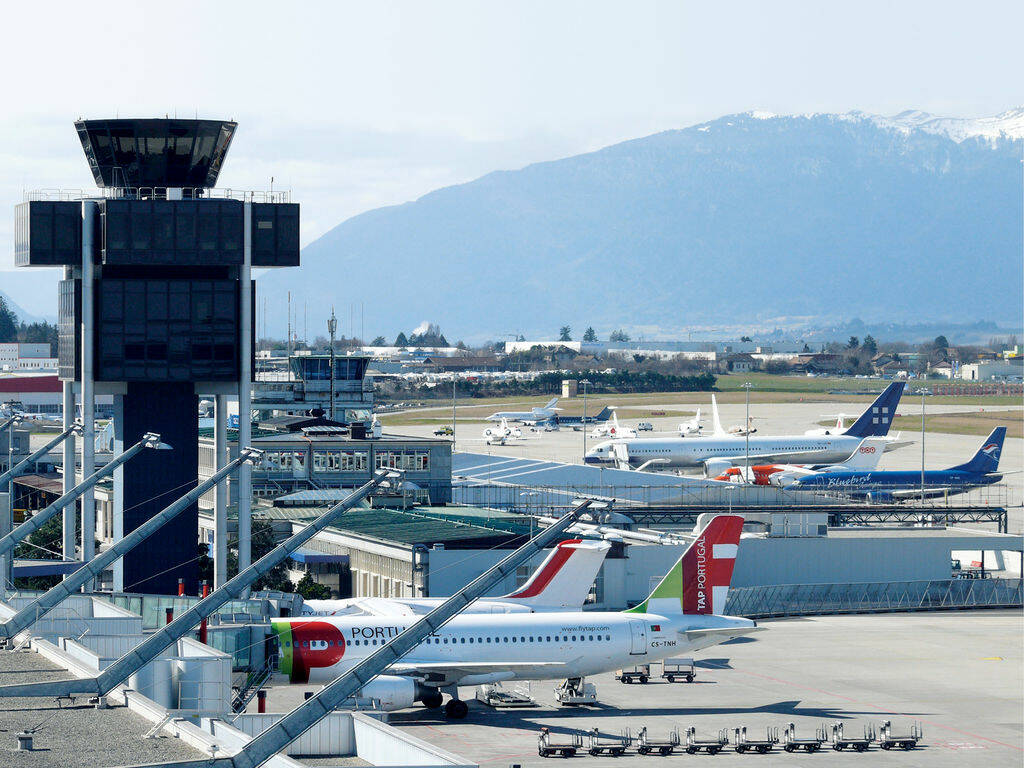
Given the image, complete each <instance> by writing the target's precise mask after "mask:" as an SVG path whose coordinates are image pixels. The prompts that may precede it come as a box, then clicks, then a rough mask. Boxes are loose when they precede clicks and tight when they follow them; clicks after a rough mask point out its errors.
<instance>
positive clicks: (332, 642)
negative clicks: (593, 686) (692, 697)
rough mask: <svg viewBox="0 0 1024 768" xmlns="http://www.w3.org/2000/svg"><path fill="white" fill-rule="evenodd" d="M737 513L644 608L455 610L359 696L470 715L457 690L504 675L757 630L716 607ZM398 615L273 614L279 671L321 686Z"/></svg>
mask: <svg viewBox="0 0 1024 768" xmlns="http://www.w3.org/2000/svg"><path fill="white" fill-rule="evenodd" d="M742 528H743V518H742V517H739V516H738V515H718V516H716V517H713V518H712V519H711V521H710V522H709V523H708V524H707V525H706V526H705V527H704V528H702V529H701V531H700V533H699V534H698V535H697V537H696V539H695V540H694V541H693V543H692V544H691V545H690V546H689V547H688V548H687V549H686V551H685V552H684V553H683V555H682V557H680V558H679V560H678V561H677V562H676V564H675V565H674V566H673V567H672V568H671V569H670V570H669V572H668V573H667V574H665V576H664V578H663V579H662V580H661V583H659V584H658V586H657V587H656V588H655V589H654V591H653V592H651V594H650V596H649V597H648V598H647V599H646V600H644V601H643V602H642V603H641V604H640V605H638V606H636V607H635V608H631V609H629V610H626V611H621V612H619V611H614V612H612V611H608V612H598V611H564V612H561V611H560V612H553V613H529V614H518V613H517V614H482V613H476V614H459V615H457V616H455V617H454V618H452V619H451V620H450V621H449V622H448V623H447V624H445V625H444V626H443V627H442V628H441V629H439V630H438V631H437V632H435V633H433V634H431V635H430V636H429V637H427V638H426V639H425V640H424V641H423V643H421V644H420V645H419V646H417V647H416V648H415V649H413V650H412V651H410V652H409V653H408V654H407V655H406V656H404V657H403V658H402V660H401V661H399V662H396V663H394V664H391V665H390V666H389V667H388V668H387V670H386V674H383V675H380V676H378V677H376V678H375V679H374V680H372V681H371V682H369V683H367V684H366V685H365V686H363V688H362V690H361V691H360V694H359V696H358V697H357V698H370V699H374V700H376V701H378V702H380V706H381V708H383V709H387V710H393V709H404V708H406V707H410V706H412V705H413V704H414V703H415V702H417V701H419V702H422V703H423V704H424V705H425V706H426V707H429V708H437V707H440V706H441V704H442V701H443V699H442V690H445V691H447V692H449V693H452V694H455V695H454V696H453V698H452V699H451V700H450V701H449V702H448V703H447V704H446V705H445V714H446V715H447V716H448V717H450V718H452V719H460V718H463V717H465V716H466V714H467V713H468V707H467V706H466V703H465V702H463V701H461V700H459V699H458V698H457V691H458V686H460V685H463V686H470V685H486V684H492V683H499V682H505V681H510V680H553V679H561V678H568V679H575V680H581V679H582V678H584V677H585V676H587V675H595V674H599V673H601V672H608V671H611V670H614V669H620V668H622V667H626V666H633V665H634V664H650V663H651V662H655V661H659V660H661V659H666V658H670V657H672V656H678V655H682V654H690V653H692V652H693V651H697V650H701V649H702V648H708V647H710V646H713V645H717V644H718V643H721V642H724V641H726V640H729V639H731V638H733V637H738V636H740V635H746V634H748V633H750V632H753V631H755V630H756V628H757V627H756V624H755V623H754V622H753V621H751V620H750V619H743V618H738V617H733V616H725V615H723V614H722V611H723V610H724V608H725V601H726V597H727V595H728V591H729V583H730V581H731V580H732V572H733V566H734V565H735V562H736V554H737V550H738V545H739V540H740V532H741V530H742ZM409 623H411V622H408V621H403V620H402V619H401V618H398V617H378V616H366V617H347V616H331V617H324V618H318V619H305V618H285V619H272V620H271V628H272V630H273V632H274V633H275V634H276V635H277V639H278V643H279V646H280V656H279V658H280V666H279V668H280V671H281V672H282V673H283V674H285V675H287V677H288V679H289V680H290V681H291V682H293V683H326V682H329V681H331V680H334V679H336V678H337V677H338V676H339V675H341V674H343V673H344V672H346V671H347V670H348V669H350V668H351V667H352V666H353V665H355V664H356V663H358V662H359V661H361V660H362V659H364V658H366V657H367V656H369V655H370V654H372V653H373V652H374V651H376V650H378V648H379V647H380V646H381V645H384V644H385V643H387V642H388V641H389V640H391V639H392V638H394V637H397V636H398V635H399V634H401V633H402V632H403V631H405V630H406V629H407V627H408V625H409Z"/></svg>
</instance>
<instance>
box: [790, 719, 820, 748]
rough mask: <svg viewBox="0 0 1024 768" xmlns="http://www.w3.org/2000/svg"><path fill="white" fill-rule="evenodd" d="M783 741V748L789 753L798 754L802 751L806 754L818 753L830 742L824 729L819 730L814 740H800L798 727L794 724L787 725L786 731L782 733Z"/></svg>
mask: <svg viewBox="0 0 1024 768" xmlns="http://www.w3.org/2000/svg"><path fill="white" fill-rule="evenodd" d="M782 739H783V746H782V748H783V749H784V750H786V751H787V752H797V751H799V750H801V749H802V750H804V751H805V752H817V751H818V750H819V749H821V745H822V744H824V743H825V742H826V741H828V739H827V738H826V737H825V729H824V728H819V729H818V731H817V733H816V734H815V736H814V738H813V739H798V738H797V736H796V726H795V725H794V724H793V723H788V724H787V725H786V730H785V731H783V732H782Z"/></svg>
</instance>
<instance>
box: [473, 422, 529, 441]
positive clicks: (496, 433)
mask: <svg viewBox="0 0 1024 768" xmlns="http://www.w3.org/2000/svg"><path fill="white" fill-rule="evenodd" d="M522 436H523V430H521V429H520V428H519V427H510V426H509V423H508V419H502V420H501V423H500V424H499V425H498V426H495V427H485V428H484V431H483V437H484V442H486V443H487V444H488V445H505V443H506V442H508V441H509V440H512V439H519V438H521V437H522Z"/></svg>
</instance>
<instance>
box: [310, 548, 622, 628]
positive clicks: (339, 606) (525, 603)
mask: <svg viewBox="0 0 1024 768" xmlns="http://www.w3.org/2000/svg"><path fill="white" fill-rule="evenodd" d="M609 549H611V544H609V543H608V542H607V541H583V540H582V539H569V540H567V541H563V542H561V543H560V544H559V545H558V546H557V547H555V548H553V549H552V550H551V553H550V554H549V555H548V556H547V557H546V558H545V559H544V562H543V563H541V564H540V567H539V568H538V569H537V570H536V571H534V572H533V574H532V575H531V576H530V578H529V580H528V581H527V582H526V583H525V584H523V586H522V587H520V588H519V589H517V590H515V591H514V592H511V593H509V594H507V595H504V596H502V597H481V598H478V599H476V600H474V601H473V602H472V603H470V604H469V605H468V606H466V609H465V610H464V611H463V613H533V612H534V611H566V610H574V611H578V610H580V609H581V608H582V607H583V603H584V601H586V599H587V595H588V594H589V593H590V586H591V585H592V584H593V583H594V579H595V578H596V577H597V572H598V571H599V570H600V568H601V564H602V563H603V562H604V558H605V556H606V555H607V554H608V550H609ZM443 602H444V598H443V597H404V598H403V597H354V598H350V599H347V600H306V601H305V602H304V603H303V604H302V616H352V615H364V616H365V615H370V616H418V615H423V614H426V613H429V612H430V611H432V610H434V609H435V608H437V606H439V605H440V604H441V603H443Z"/></svg>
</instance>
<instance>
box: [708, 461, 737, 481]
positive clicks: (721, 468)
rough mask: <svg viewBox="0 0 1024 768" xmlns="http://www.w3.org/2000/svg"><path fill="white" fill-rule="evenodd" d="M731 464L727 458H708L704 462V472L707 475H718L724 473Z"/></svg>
mask: <svg viewBox="0 0 1024 768" xmlns="http://www.w3.org/2000/svg"><path fill="white" fill-rule="evenodd" d="M732 465H733V464H732V462H731V461H729V460H728V459H708V460H707V461H705V462H704V474H705V476H707V477H718V476H719V475H724V474H725V471H726V470H727V469H729V468H730V467H732Z"/></svg>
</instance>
